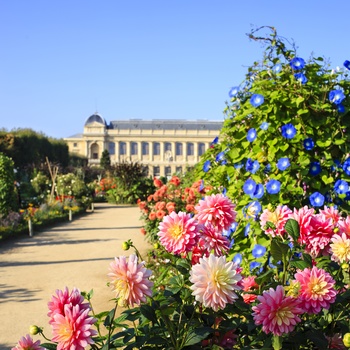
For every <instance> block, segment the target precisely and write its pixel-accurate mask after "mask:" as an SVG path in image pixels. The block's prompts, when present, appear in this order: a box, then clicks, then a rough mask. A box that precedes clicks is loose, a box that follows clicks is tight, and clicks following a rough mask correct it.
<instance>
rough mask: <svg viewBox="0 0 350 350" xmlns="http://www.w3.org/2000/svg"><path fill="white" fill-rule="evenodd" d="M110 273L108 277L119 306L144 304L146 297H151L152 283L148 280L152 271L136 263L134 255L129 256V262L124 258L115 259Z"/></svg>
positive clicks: (142, 264)
mask: <svg viewBox="0 0 350 350" xmlns="http://www.w3.org/2000/svg"><path fill="white" fill-rule="evenodd" d="M110 271H111V272H110V273H109V274H108V276H109V277H110V278H111V279H112V281H111V285H112V286H113V290H114V291H115V292H116V297H117V298H119V300H118V304H119V305H120V306H126V305H131V306H134V304H137V305H140V303H141V302H146V296H152V287H153V282H152V281H150V280H149V277H150V276H151V274H152V271H151V270H149V269H146V268H145V267H144V263H143V262H142V263H138V262H137V256H136V255H135V254H132V255H130V256H129V261H126V257H125V256H121V257H119V258H115V259H114V261H113V262H111V264H110Z"/></svg>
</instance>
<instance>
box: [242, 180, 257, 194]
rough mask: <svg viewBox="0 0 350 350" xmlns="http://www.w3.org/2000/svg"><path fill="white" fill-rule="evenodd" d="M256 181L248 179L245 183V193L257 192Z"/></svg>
mask: <svg viewBox="0 0 350 350" xmlns="http://www.w3.org/2000/svg"><path fill="white" fill-rule="evenodd" d="M255 188H256V183H255V181H254V180H252V179H248V180H247V181H246V182H245V183H244V185H243V191H244V193H245V194H253V193H254V192H255Z"/></svg>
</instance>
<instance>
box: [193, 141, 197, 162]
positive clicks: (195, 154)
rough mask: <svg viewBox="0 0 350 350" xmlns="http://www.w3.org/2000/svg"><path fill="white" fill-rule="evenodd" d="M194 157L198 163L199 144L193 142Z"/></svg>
mask: <svg viewBox="0 0 350 350" xmlns="http://www.w3.org/2000/svg"><path fill="white" fill-rule="evenodd" d="M193 155H194V160H195V161H196V162H198V142H193Z"/></svg>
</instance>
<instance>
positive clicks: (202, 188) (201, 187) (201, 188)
mask: <svg viewBox="0 0 350 350" xmlns="http://www.w3.org/2000/svg"><path fill="white" fill-rule="evenodd" d="M203 190H204V180H202V181H201V184H200V186H199V192H201V191H203Z"/></svg>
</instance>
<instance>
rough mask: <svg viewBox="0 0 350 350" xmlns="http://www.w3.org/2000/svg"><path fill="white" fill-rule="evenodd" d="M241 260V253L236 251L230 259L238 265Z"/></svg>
mask: <svg viewBox="0 0 350 350" xmlns="http://www.w3.org/2000/svg"><path fill="white" fill-rule="evenodd" d="M242 260H243V258H242V254H240V253H237V254H236V255H235V256H234V257H233V259H232V261H233V262H234V263H235V264H237V265H239V264H240V263H241V262H242Z"/></svg>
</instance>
